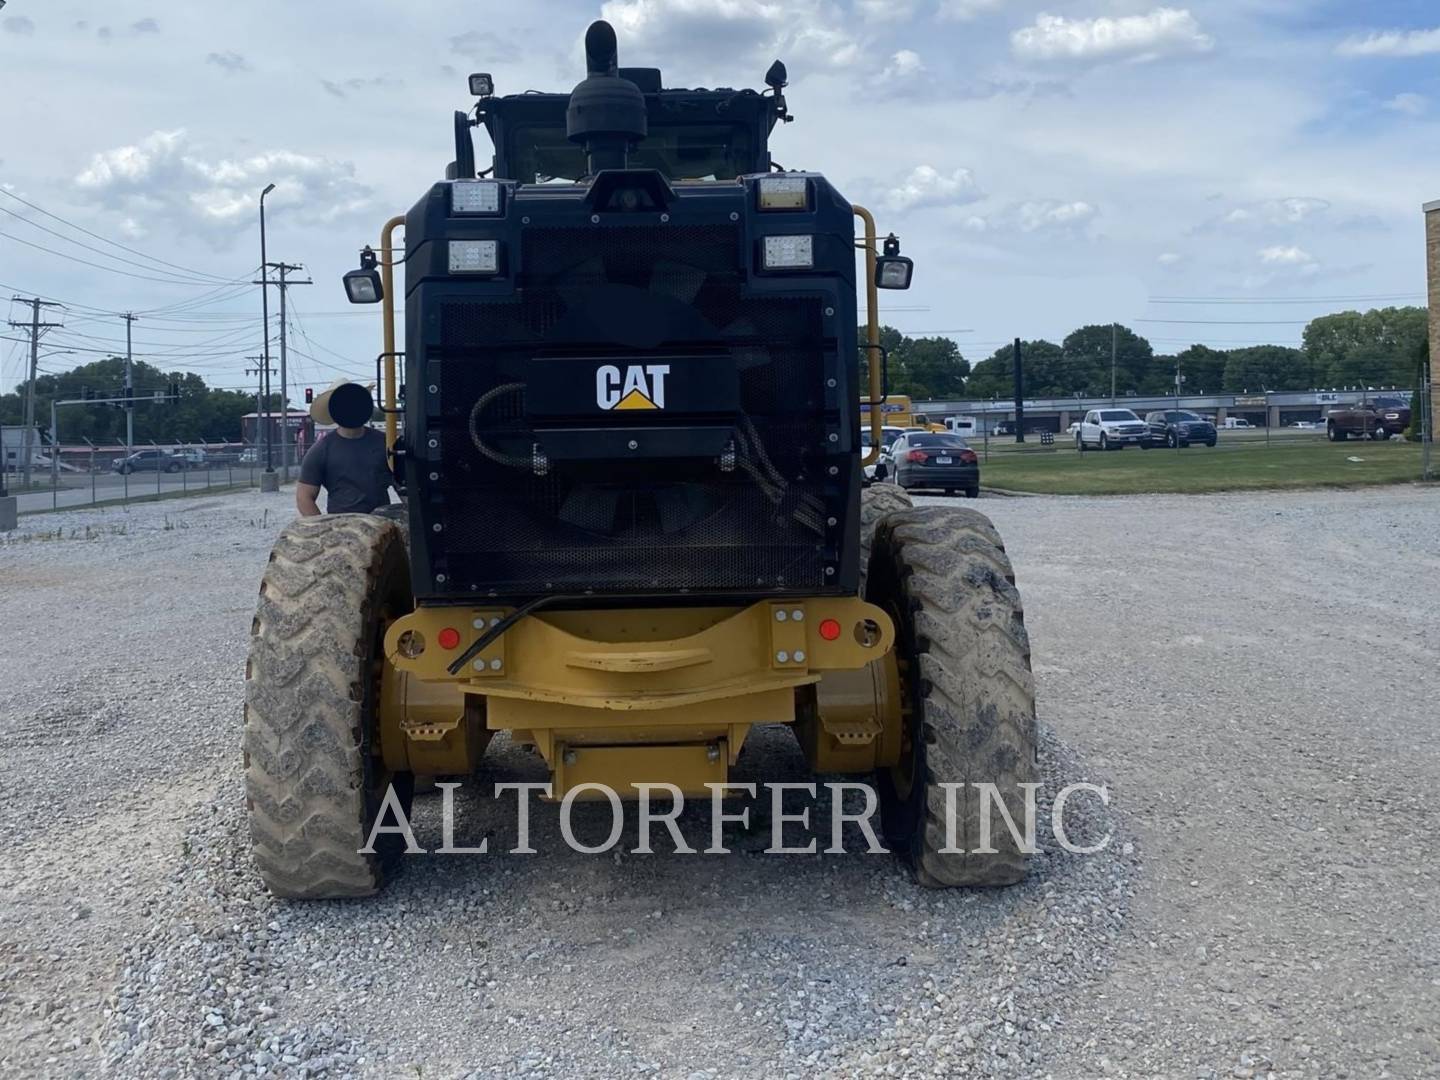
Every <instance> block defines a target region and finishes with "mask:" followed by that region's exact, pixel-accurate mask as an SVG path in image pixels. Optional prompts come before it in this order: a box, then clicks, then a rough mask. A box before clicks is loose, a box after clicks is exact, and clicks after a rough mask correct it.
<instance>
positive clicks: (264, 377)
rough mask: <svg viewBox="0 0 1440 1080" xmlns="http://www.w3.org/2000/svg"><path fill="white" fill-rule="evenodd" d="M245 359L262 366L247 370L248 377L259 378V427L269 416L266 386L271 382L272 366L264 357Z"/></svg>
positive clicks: (256, 402)
mask: <svg viewBox="0 0 1440 1080" xmlns="http://www.w3.org/2000/svg"><path fill="white" fill-rule="evenodd" d="M245 359H246V360H254V361H256V362H257V363H259V364H260V366H259V367H247V368H246V369H245V374H246V375H257V376H259V378H258V379H256V382H255V419H256V423H257V426H258V425H259V424H262V423H264V421H265V417H266V415H267V413H266V412H265V396H266V393H267V386H266V384H267V383H268V382H269V379H270V365H269V364H268V363H267V362H266V361H267V360H268V357H264V356H247V357H245ZM260 434H262V432H259V431H257V432H256V435H260Z"/></svg>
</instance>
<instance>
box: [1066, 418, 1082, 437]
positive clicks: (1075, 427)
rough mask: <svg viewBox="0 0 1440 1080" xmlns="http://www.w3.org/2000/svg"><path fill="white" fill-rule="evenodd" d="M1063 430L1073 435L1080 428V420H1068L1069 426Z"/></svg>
mask: <svg viewBox="0 0 1440 1080" xmlns="http://www.w3.org/2000/svg"><path fill="white" fill-rule="evenodd" d="M1065 430H1066V432H1067V433H1069V434H1070V435H1072V436H1073V435H1074V434H1075V433H1076V432H1077V431H1079V430H1080V421H1079V420H1072V421H1071V422H1070V426H1069V427H1068V428H1066V429H1065Z"/></svg>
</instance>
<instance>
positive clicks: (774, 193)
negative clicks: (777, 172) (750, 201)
mask: <svg viewBox="0 0 1440 1080" xmlns="http://www.w3.org/2000/svg"><path fill="white" fill-rule="evenodd" d="M759 203H760V209H761V210H806V209H808V208H809V206H810V182H809V181H808V180H806V179H805V178H804V177H802V176H767V177H764V178H763V179H762V180H761V181H760V182H759Z"/></svg>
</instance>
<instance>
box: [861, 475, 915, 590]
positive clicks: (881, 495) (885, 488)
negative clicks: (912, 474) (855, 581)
mask: <svg viewBox="0 0 1440 1080" xmlns="http://www.w3.org/2000/svg"><path fill="white" fill-rule="evenodd" d="M914 505H915V504H914V503H913V502H912V501H911V500H910V494H909V492H907V491H905V490H904V489H903V488H899V487H896V486H895V485H894V484H872V485H871V486H870V487H866V488H861V489H860V595H861V596H864V595H865V575H866V574H867V573H868V572H869V566H870V547H871V545H872V544H873V543H874V541H875V526H877V525H878V524H879V523H880V519H881V518H883V517H884V516H885V515H886V514H893V513H896V512H897V511H900V510H909V509H911V508H913V507H914Z"/></svg>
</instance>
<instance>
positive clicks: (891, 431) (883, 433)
mask: <svg viewBox="0 0 1440 1080" xmlns="http://www.w3.org/2000/svg"><path fill="white" fill-rule="evenodd" d="M903 434H905V429H904V428H903V427H894V426H892V425H890V424H886V425H885V426H884V427H882V428H881V429H880V457H879V458H878V459H876V461H875V464H873V465H866V466H865V468H864V473H865V479H867V480H874V479H875V478H876V477H875V467H876V465H879V464H880V462H882V461H885V460H886V456H887V451H888V450H889V449H890V447H891V446H893V445H894V443H895V440H896V439H898V438H899V437H900V436H901V435H903ZM860 445H861V447H862V448H863V449H865V450H869V449H870V429H869V428H868V427H864V428H861V429H860Z"/></svg>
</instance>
